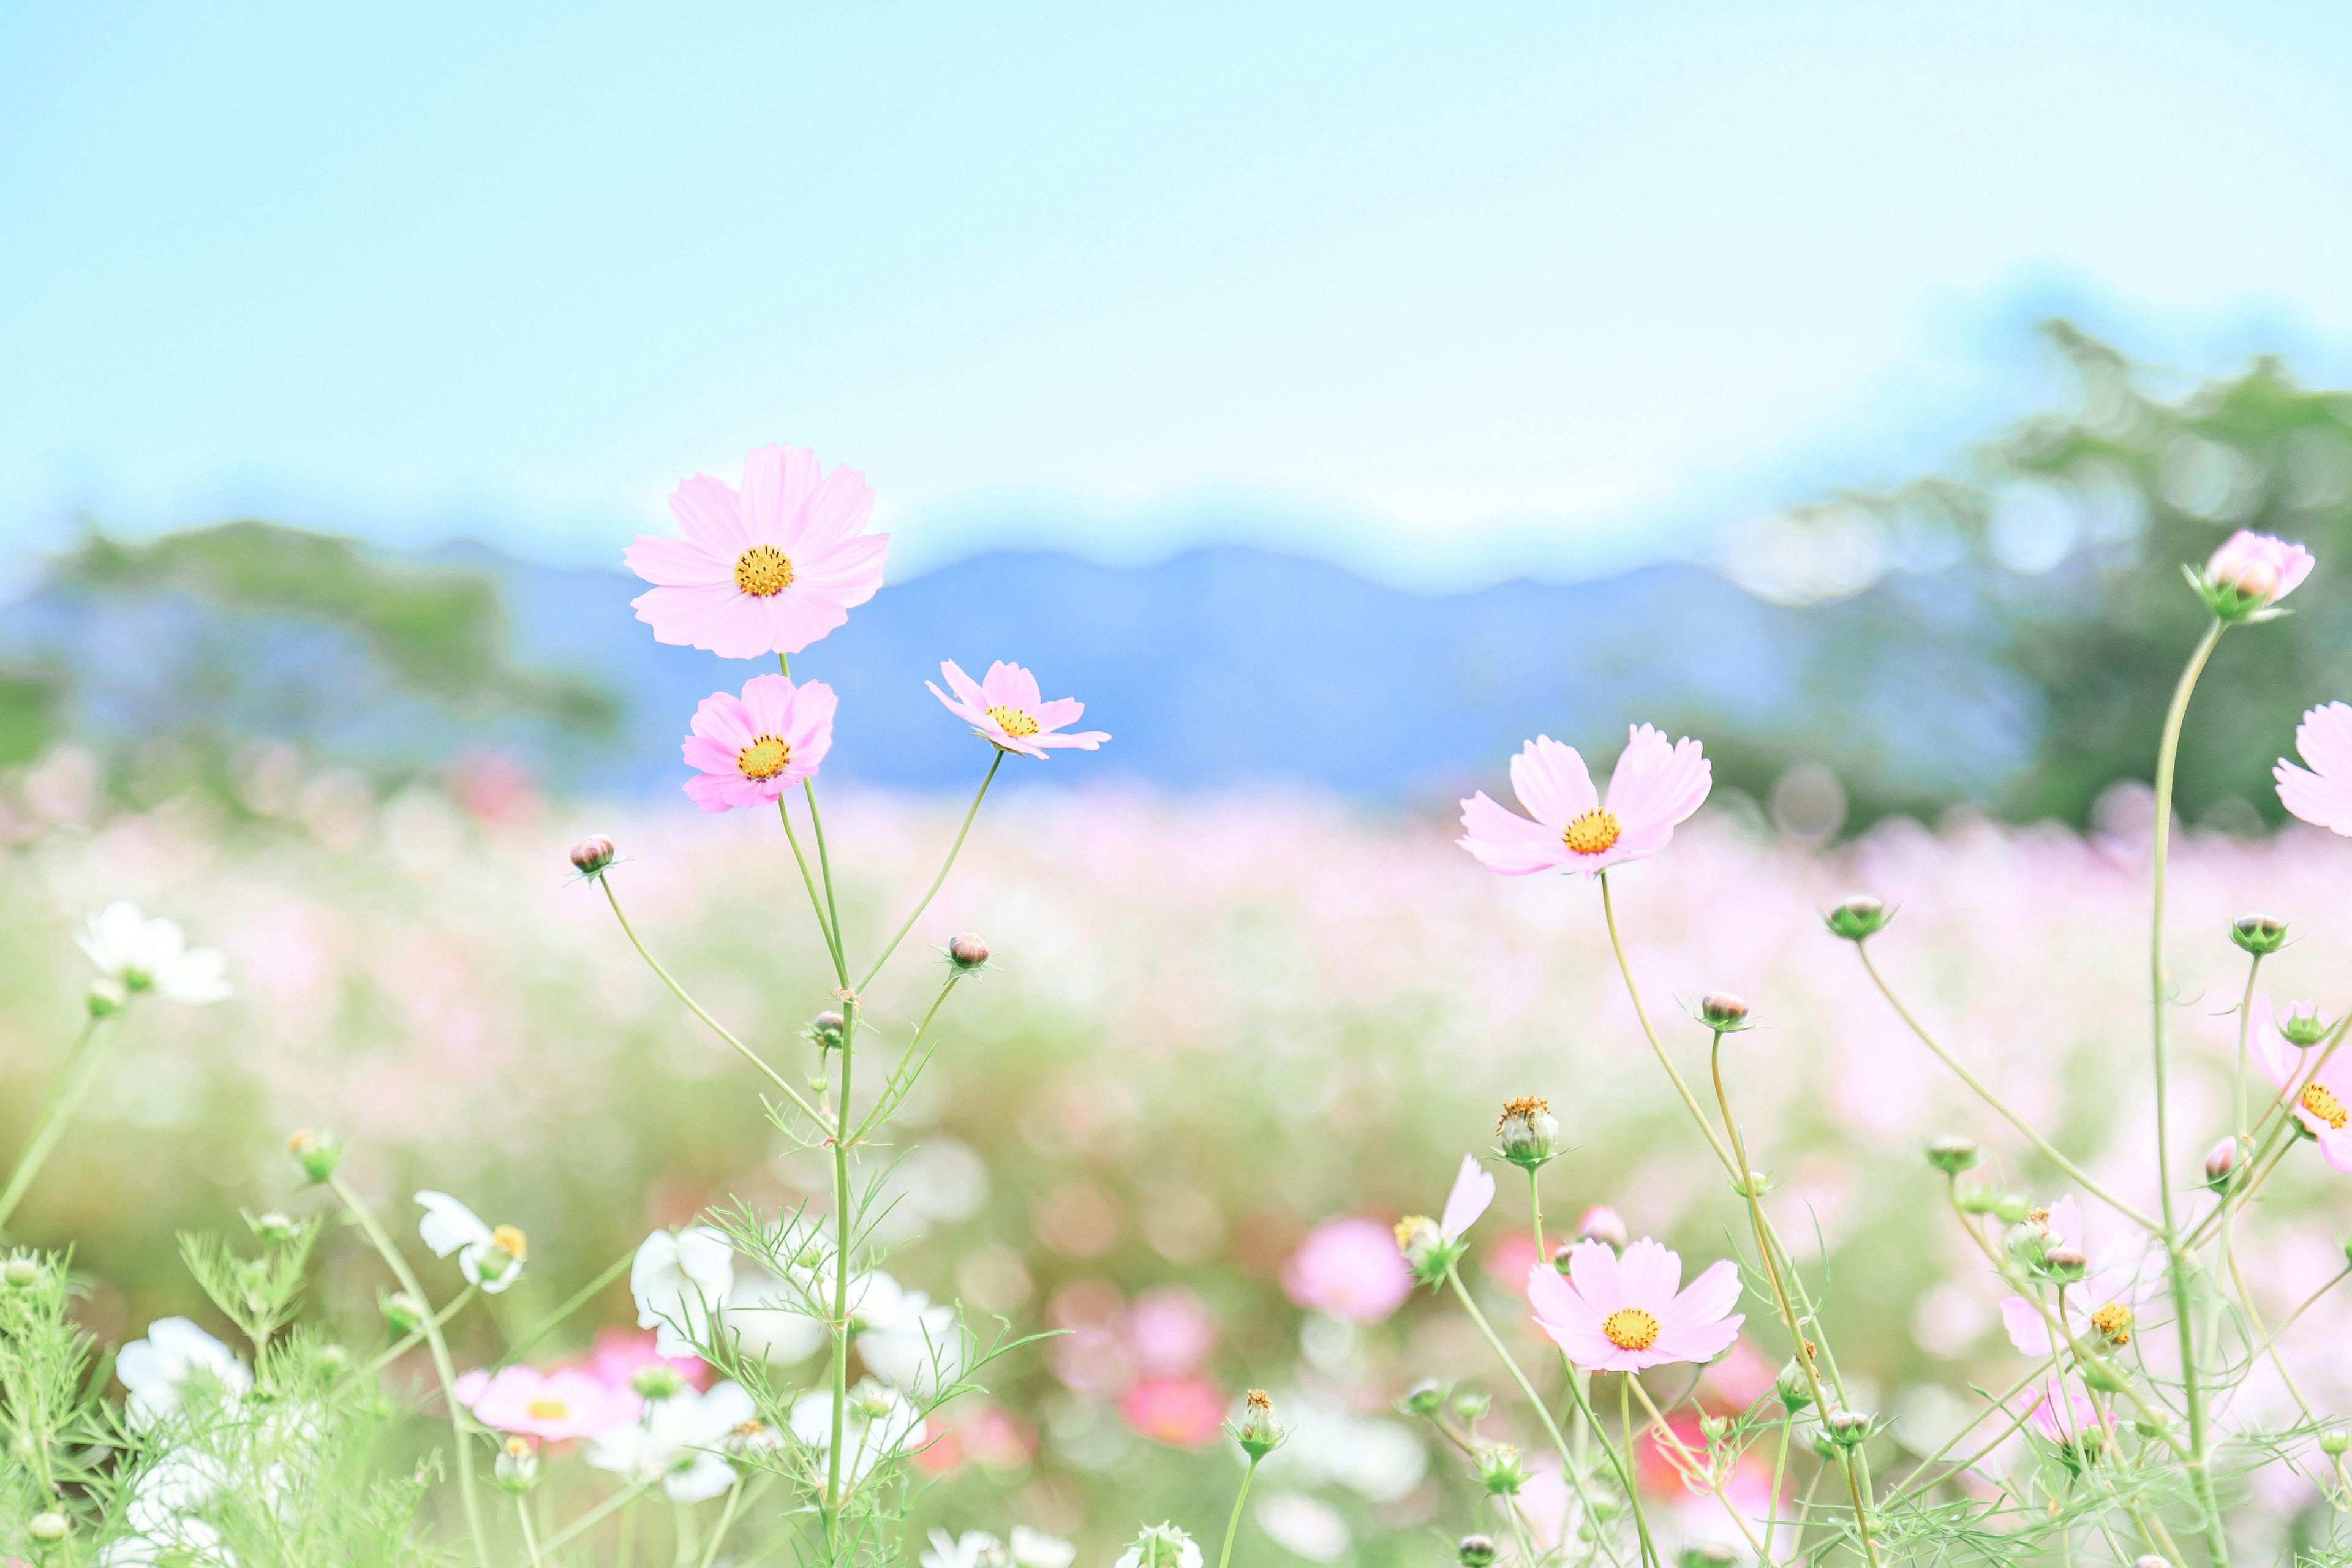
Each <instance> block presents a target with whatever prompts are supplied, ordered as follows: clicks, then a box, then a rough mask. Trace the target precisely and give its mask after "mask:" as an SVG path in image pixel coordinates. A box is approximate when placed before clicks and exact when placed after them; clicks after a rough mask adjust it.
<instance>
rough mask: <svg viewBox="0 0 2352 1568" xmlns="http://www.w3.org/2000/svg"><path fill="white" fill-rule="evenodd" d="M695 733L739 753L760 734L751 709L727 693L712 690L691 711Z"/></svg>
mask: <svg viewBox="0 0 2352 1568" xmlns="http://www.w3.org/2000/svg"><path fill="white" fill-rule="evenodd" d="M692 729H693V731H694V732H695V733H696V734H698V735H701V736H705V737H707V738H709V739H710V740H713V741H717V742H720V743H721V744H723V745H725V746H726V747H727V748H728V749H729V750H730V752H740V751H741V750H742V749H743V748H744V747H746V746H748V745H750V744H751V742H752V740H753V738H754V737H755V736H757V735H758V734H759V732H760V731H759V730H758V728H757V727H756V726H755V725H754V724H753V723H752V721H751V710H749V709H747V708H745V707H744V706H743V703H742V701H741V700H740V699H739V698H737V697H736V696H735V694H734V693H732V692H730V691H714V692H712V693H711V694H710V695H709V696H708V697H706V698H704V699H703V700H702V701H701V704H700V705H699V706H698V707H697V708H696V709H695V710H694V722H693V725H692Z"/></svg>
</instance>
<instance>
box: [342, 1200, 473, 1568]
mask: <svg viewBox="0 0 2352 1568" xmlns="http://www.w3.org/2000/svg"><path fill="white" fill-rule="evenodd" d="M327 1187H328V1190H329V1191H330V1192H332V1193H333V1194H335V1198H336V1201H338V1202H339V1203H341V1205H343V1208H344V1211H345V1212H346V1213H348V1214H349V1215H351V1216H352V1219H354V1220H356V1221H357V1222H358V1223H359V1227H360V1229H361V1230H362V1231H363V1232H365V1233H366V1236H367V1238H368V1244H369V1245H370V1246H372V1247H374V1248H375V1251H376V1256H377V1257H378V1258H383V1266H384V1267H385V1268H389V1269H391V1270H392V1277H393V1279H395V1280H397V1281H398V1282H399V1284H400V1288H401V1289H404V1290H405V1291H407V1292H408V1293H409V1294H410V1295H411V1296H413V1297H415V1299H416V1301H417V1303H418V1304H419V1305H421V1306H422V1307H424V1308H425V1314H426V1316H425V1343H426V1344H427V1345H430V1346H431V1347H432V1350H433V1371H434V1373H436V1375H437V1376H438V1377H439V1378H440V1380H441V1400H442V1403H443V1404H445V1405H447V1406H448V1407H449V1429H450V1433H451V1435H452V1436H453V1437H454V1439H455V1441H456V1443H457V1500H458V1501H459V1502H460V1503H462V1504H463V1505H464V1507H465V1510H466V1528H467V1531H469V1532H470V1533H471V1534H472V1536H473V1538H474V1558H475V1561H476V1562H477V1563H479V1564H480V1565H481V1568H490V1538H489V1532H488V1531H487V1530H486V1529H484V1528H483V1524H482V1503H481V1499H479V1498H478V1497H477V1496H476V1495H475V1492H474V1439H473V1436H472V1433H471V1430H470V1427H471V1426H472V1422H471V1418H470V1416H469V1415H468V1413H467V1409H466V1406H465V1405H464V1404H463V1403H462V1402H461V1401H460V1400H459V1399H458V1398H457V1363H455V1362H453V1361H451V1360H450V1359H449V1342H448V1341H446V1340H445V1339H443V1338H442V1337H441V1324H440V1322H439V1321H437V1320H436V1319H435V1318H434V1317H433V1316H432V1310H433V1303H432V1300H431V1299H430V1298H429V1297H427V1296H426V1295H425V1287H424V1286H422V1285H420V1284H418V1283H417V1282H416V1273H415V1270H414V1269H412V1268H409V1267H408V1259H406V1258H403V1257H402V1256H401V1255H400V1248H399V1247H394V1245H393V1244H392V1237H389V1236H387V1235H386V1234H384V1229H383V1226H382V1225H381V1224H379V1223H377V1220H376V1217H375V1215H374V1214H373V1213H372V1212H371V1211H370V1210H369V1208H368V1206H367V1205H365V1204H363V1203H362V1202H360V1199H359V1194H356V1193H354V1192H352V1189H351V1185H350V1184H349V1183H347V1182H345V1181H344V1180H343V1178H342V1177H341V1175H340V1174H336V1175H331V1176H329V1177H328V1178H327Z"/></svg>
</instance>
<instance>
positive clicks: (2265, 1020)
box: [2246, 991, 2352, 1171]
mask: <svg viewBox="0 0 2352 1568" xmlns="http://www.w3.org/2000/svg"><path fill="white" fill-rule="evenodd" d="M2298 1005H2300V1004H2298ZM2315 1049H2317V1050H2324V1049H2326V1047H2315ZM2246 1051H2247V1054H2248V1055H2250V1056H2252V1058H2254V1065H2255V1066H2256V1067H2258V1068H2262V1070H2263V1077H2264V1078H2266V1079H2270V1080H2271V1082H2272V1083H2273V1084H2274V1085H2276V1086H2277V1088H2278V1091H2279V1097H2280V1098H2281V1099H2284V1098H2285V1097H2286V1096H2287V1095H2288V1094H2290V1093H2294V1087H2295V1085H2296V1084H2297V1083H2301V1082H2303V1078H2304V1075H2305V1073H2307V1072H2309V1073H2311V1081H2310V1082H2308V1083H2304V1085H2303V1089H2302V1092H2301V1093H2299V1094H2295V1099H2294V1119H2295V1120H2296V1121H2300V1122H2302V1123H2303V1125H2304V1127H2305V1129H2306V1130H2307V1131H2309V1132H2310V1133H2311V1135H2312V1136H2313V1137H2314V1138H2316V1139H2317V1140H2319V1152H2320V1155H2321V1157H2322V1158H2324V1159H2326V1162H2327V1163H2329V1164H2331V1165H2333V1166H2335V1167H2336V1169H2337V1170H2339V1171H2352V1051H2341V1050H2339V1051H2337V1052H2336V1054H2335V1055H2333V1056H2331V1057H2329V1058H2327V1059H2326V1061H2324V1062H2321V1063H2320V1064H2319V1070H2318V1071H2317V1072H2311V1066H2312V1063H2313V1062H2314V1061H2315V1060H2316V1059H2317V1058H2316V1057H2315V1054H2314V1051H2306V1050H2303V1049H2301V1048H2299V1047H2296V1046H2295V1045H2294V1042H2293V1041H2291V1040H2289V1039H2288V1038H2287V1037H2285V1036H2284V1035H2283V1034H2281V1033H2280V1032H2279V1026H2278V1016H2277V1013H2276V1010H2275V1009H2274V1008H2273V1006H2272V1005H2271V999H2270V997H2269V995H2268V994H2264V993H2263V992H2259V991H2258V992H2256V993H2255V994H2254V1005H2253V1006H2252V1009H2251V1011H2250V1012H2249V1014H2248V1016H2247V1025H2246Z"/></svg>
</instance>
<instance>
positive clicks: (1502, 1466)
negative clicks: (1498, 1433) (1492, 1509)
mask: <svg viewBox="0 0 2352 1568" xmlns="http://www.w3.org/2000/svg"><path fill="white" fill-rule="evenodd" d="M1472 1463H1474V1464H1475V1465H1476V1466H1477V1467H1478V1484H1479V1485H1480V1486H1483V1487H1485V1488H1486V1494H1487V1495H1488V1496H1489V1497H1516V1496H1517V1495H1518V1490H1519V1489H1520V1488H1521V1487H1523V1486H1525V1485H1527V1484H1528V1472H1527V1467H1526V1466H1524V1465H1522V1464H1520V1463H1519V1451H1518V1449H1517V1448H1515V1447H1512V1446H1511V1445H1510V1444H1508V1443H1489V1444H1487V1445H1486V1447H1483V1448H1481V1449H1479V1450H1478V1452H1477V1453H1476V1454H1475V1455H1474V1456H1473V1457H1472Z"/></svg>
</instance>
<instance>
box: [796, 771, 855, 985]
mask: <svg viewBox="0 0 2352 1568" xmlns="http://www.w3.org/2000/svg"><path fill="white" fill-rule="evenodd" d="M801 795H802V797H803V799H805V800H806V801H807V802H808V808H809V832H810V834H811V835H812V836H814V837H815V839H816V868H817V874H818V875H819V876H820V877H822V878H823V879H824V913H825V918H826V920H827V921H830V922H831V924H832V928H833V951H834V963H835V964H836V965H838V966H839V969H840V972H841V974H842V977H843V978H842V984H845V985H846V984H849V981H848V974H849V960H848V958H847V957H846V956H845V955H846V954H847V952H848V951H849V944H848V939H847V938H845V937H844V936H843V935H842V933H841V905H840V902H839V901H838V900H835V897H834V894H833V853H832V851H830V850H828V849H827V848H826V847H824V813H823V812H820V811H819V810H817V808H816V780H814V778H805V779H803V780H801ZM861 989H862V987H861Z"/></svg>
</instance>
